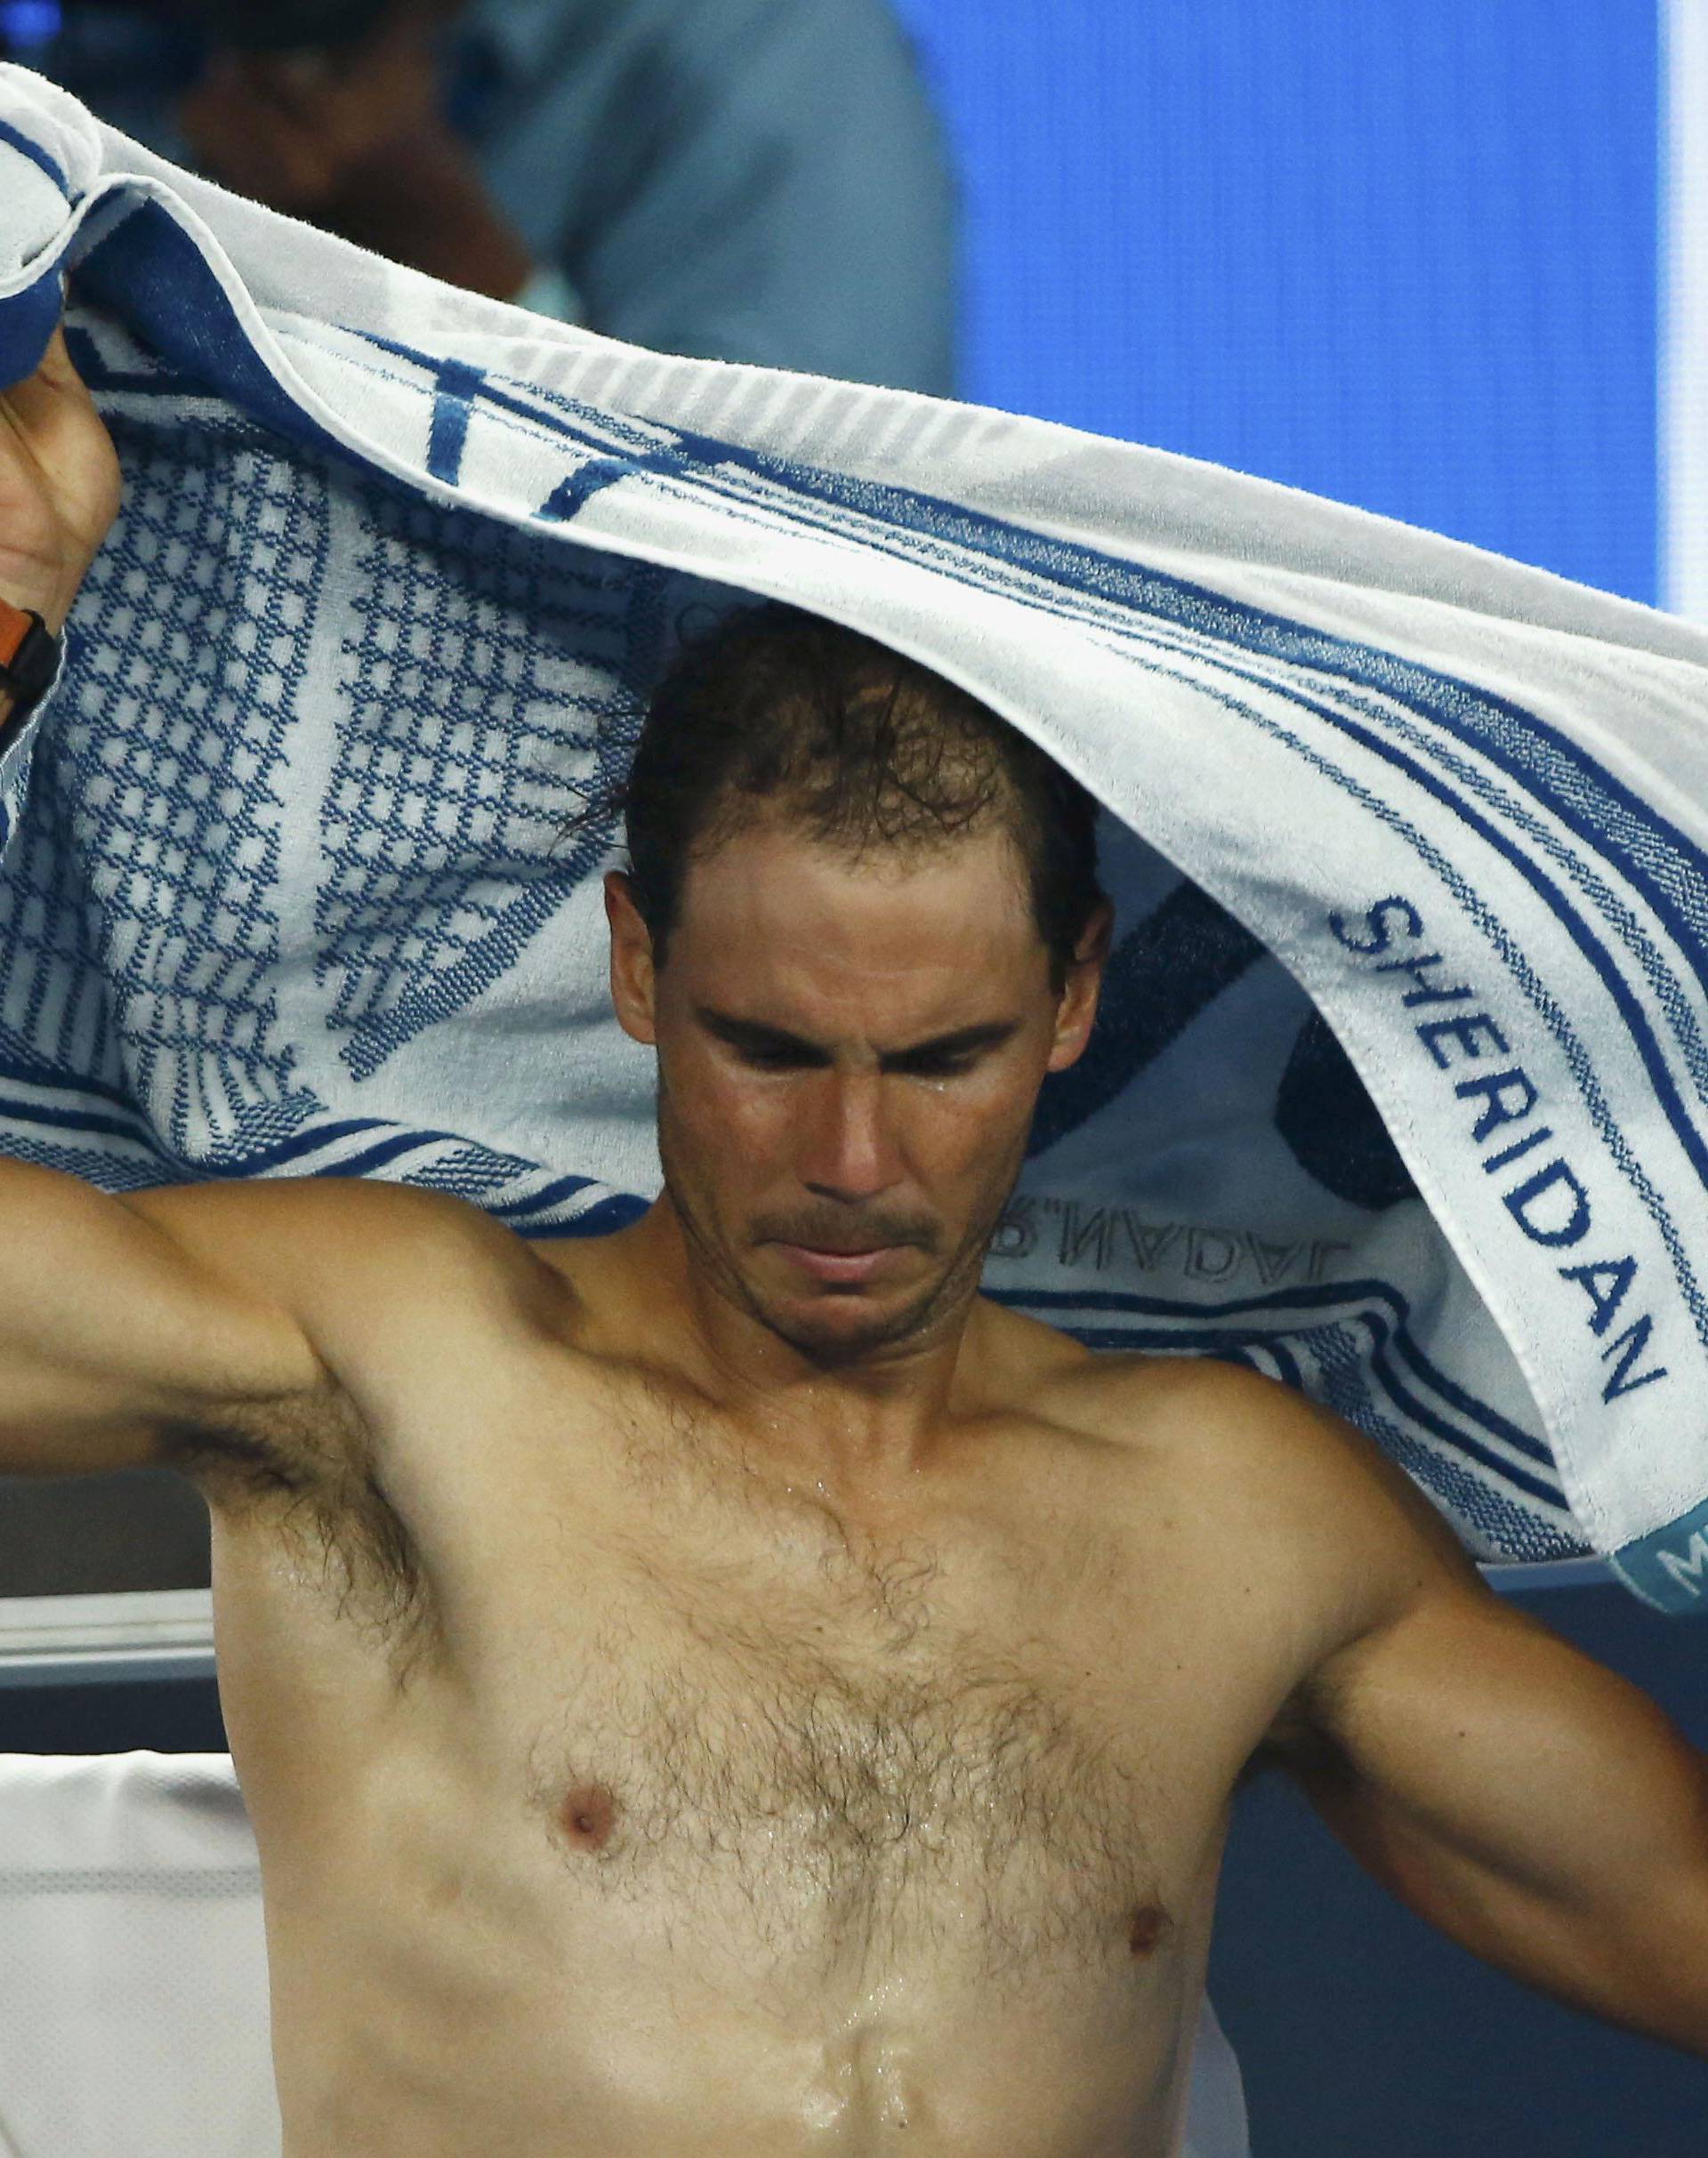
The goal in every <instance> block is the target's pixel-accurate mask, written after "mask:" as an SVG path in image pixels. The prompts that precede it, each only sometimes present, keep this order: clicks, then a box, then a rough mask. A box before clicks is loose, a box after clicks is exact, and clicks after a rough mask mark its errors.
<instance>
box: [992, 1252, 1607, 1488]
mask: <svg viewBox="0 0 1708 2158" xmlns="http://www.w3.org/2000/svg"><path fill="white" fill-rule="evenodd" d="M986 1294H987V1295H988V1296H990V1297H991V1298H992V1300H994V1301H995V1302H997V1303H1001V1304H1006V1305H1009V1306H1011V1307H1013V1308H1019V1309H1021V1310H1027V1311H1031V1312H1033V1313H1035V1314H1036V1315H1038V1316H1040V1317H1042V1316H1043V1315H1044V1314H1045V1313H1049V1314H1051V1315H1053V1316H1052V1317H1051V1321H1050V1323H1051V1325H1062V1326H1063V1327H1064V1328H1065V1329H1066V1330H1067V1331H1068V1332H1070V1333H1075V1334H1076V1336H1080V1337H1082V1338H1083V1333H1084V1329H1082V1328H1081V1327H1079V1326H1077V1325H1072V1324H1070V1323H1069V1321H1068V1317H1067V1314H1068V1313H1069V1312H1076V1311H1081V1312H1095V1313H1098V1314H1100V1315H1102V1316H1103V1317H1106V1318H1108V1319H1116V1320H1128V1321H1132V1320H1139V1319H1147V1318H1148V1319H1158V1320H1162V1321H1164V1322H1178V1323H1179V1326H1180V1329H1181V1330H1183V1331H1184V1332H1186V1333H1189V1334H1191V1335H1193V1336H1194V1337H1195V1338H1196V1340H1198V1341H1200V1342H1204V1343H1209V1342H1213V1341H1226V1342H1227V1343H1229V1345H1237V1344H1242V1343H1245V1342H1248V1341H1256V1342H1260V1343H1261V1344H1262V1345H1264V1346H1265V1347H1268V1346H1269V1344H1270V1343H1271V1342H1272V1341H1274V1340H1275V1339H1277V1338H1282V1339H1287V1340H1292V1339H1296V1338H1301V1336H1302V1334H1303V1333H1305V1332H1308V1331H1309V1329H1301V1327H1300V1326H1299V1325H1298V1324H1297V1323H1296V1322H1295V1321H1293V1320H1292V1319H1291V1317H1290V1316H1289V1315H1291V1314H1293V1313H1295V1312H1302V1311H1317V1312H1319V1313H1321V1314H1322V1315H1323V1317H1325V1318H1329V1317H1333V1318H1339V1319H1341V1320H1345V1319H1349V1318H1355V1319H1357V1320H1358V1321H1360V1322H1361V1323H1362V1324H1364V1325H1366V1326H1367V1327H1368V1328H1369V1330H1370V1333H1371V1336H1372V1339H1373V1341H1374V1345H1375V1350H1374V1356H1373V1358H1372V1368H1373V1369H1379V1370H1380V1372H1381V1373H1382V1375H1383V1376H1384V1377H1389V1376H1390V1374H1391V1373H1392V1365H1391V1363H1390V1361H1389V1359H1388V1357H1387V1353H1386V1352H1387V1348H1388V1346H1389V1345H1390V1344H1391V1345H1392V1347H1393V1349H1395V1350H1396V1351H1397V1352H1398V1354H1399V1355H1400V1356H1401V1357H1403V1358H1404V1360H1405V1362H1406V1364H1407V1365H1409V1366H1410V1368H1411V1370H1412V1372H1413V1373H1414V1376H1415V1377H1416V1378H1417V1380H1418V1381H1420V1382H1421V1383H1422V1384H1423V1385H1425V1386H1428V1387H1429V1388H1430V1389H1431V1390H1432V1391H1434V1392H1436V1393H1437V1394H1438V1395H1439V1396H1440V1397H1441V1398H1442V1399H1443V1400H1444V1401H1445V1402H1446V1403H1447V1404H1448V1405H1449V1406H1451V1407H1452V1408H1454V1409H1455V1410H1456V1411H1457V1412H1458V1413H1459V1414H1460V1416H1461V1417H1462V1418H1463V1419H1464V1421H1465V1423H1466V1424H1468V1425H1470V1427H1471V1428H1470V1430H1466V1429H1458V1428H1455V1427H1454V1425H1453V1424H1451V1423H1449V1422H1448V1421H1446V1418H1445V1417H1443V1416H1442V1415H1440V1414H1439V1413H1437V1412H1434V1411H1431V1410H1429V1409H1427V1408H1426V1407H1425V1406H1424V1405H1422V1404H1421V1403H1418V1402H1417V1401H1416V1397H1415V1396H1414V1394H1413V1393H1412V1392H1411V1389H1409V1388H1405V1387H1398V1386H1395V1387H1393V1388H1392V1389H1390V1390H1391V1391H1392V1395H1393V1398H1394V1400H1395V1403H1396V1405H1397V1406H1399V1407H1402V1408H1405V1409H1406V1413H1416V1414H1417V1417H1418V1421H1422V1423H1423V1424H1424V1425H1425V1428H1426V1429H1430V1430H1433V1431H1435V1432H1436V1433H1437V1434H1438V1436H1440V1437H1445V1438H1447V1439H1450V1440H1451V1441H1452V1443H1453V1444H1454V1445H1455V1446H1458V1447H1461V1448H1462V1449H1463V1451H1464V1452H1465V1453H1470V1454H1473V1455H1474V1456H1475V1457H1476V1458H1477V1459H1478V1461H1482V1462H1483V1463H1485V1465H1486V1467H1487V1468H1489V1469H1490V1470H1492V1471H1493V1472H1494V1473H1495V1474H1497V1475H1500V1476H1503V1477H1511V1478H1513V1479H1514V1480H1515V1481H1516V1482H1519V1483H1520V1484H1521V1485H1522V1486H1524V1488H1526V1489H1527V1490H1529V1491H1531V1492H1532V1493H1533V1494H1535V1496H1537V1497H1539V1498H1542V1499H1545V1500H1546V1501H1548V1502H1549V1503H1550V1504H1552V1505H1555V1506H1562V1507H1563V1506H1564V1505H1565V1503H1566V1501H1565V1495H1564V1494H1563V1493H1562V1491H1561V1490H1560V1488H1559V1484H1558V1482H1557V1481H1555V1480H1554V1479H1553V1478H1552V1477H1551V1476H1549V1475H1545V1474H1541V1473H1538V1471H1550V1470H1552V1469H1553V1466H1554V1461H1553V1455H1552V1454H1551V1453H1550V1451H1549V1449H1548V1446H1547V1444H1546V1442H1545V1441H1544V1440H1543V1439H1539V1438H1536V1437H1533V1436H1532V1434H1531V1433H1529V1432H1527V1431H1526V1430H1523V1429H1521V1428H1520V1427H1519V1425H1517V1424H1515V1423H1513V1422H1511V1420H1510V1419H1509V1418H1507V1417H1504V1416H1503V1415H1502V1414H1501V1413H1500V1412H1499V1411H1498V1410H1496V1409H1495V1408H1493V1407H1492V1406H1490V1405H1488V1404H1487V1403H1485V1402H1480V1401H1477V1400H1474V1399H1473V1398H1472V1397H1470V1395H1468V1394H1466V1393H1464V1392H1463V1390H1462V1389H1461V1388H1459V1387H1457V1386H1455V1385H1454V1383H1453V1381H1450V1380H1448V1379H1446V1377H1445V1374H1442V1373H1438V1372H1437V1371H1436V1370H1435V1368H1434V1366H1433V1365H1431V1364H1430V1361H1429V1359H1428V1358H1427V1357H1425V1356H1424V1354H1423V1352H1422V1349H1421V1348H1420V1347H1419V1346H1418V1343H1417V1341H1416V1339H1415V1336H1414V1334H1413V1333H1412V1330H1411V1318H1412V1314H1411V1307H1410V1304H1409V1303H1408V1301H1407V1300H1406V1296H1405V1295H1404V1293H1403V1292H1401V1291H1400V1290H1398V1288H1396V1287H1395V1286H1394V1284H1392V1283H1390V1282H1385V1281H1381V1280H1378V1279H1376V1278H1374V1277H1362V1278H1359V1279H1357V1280H1352V1281H1344V1282H1325V1283H1323V1284H1318V1285H1317V1286H1315V1287H1311V1288H1301V1289H1291V1290H1289V1289H1280V1290H1273V1291H1270V1292H1268V1293H1266V1294H1264V1295H1261V1296H1252V1297H1237V1298H1233V1299H1230V1300H1227V1301H1225V1302H1222V1303H1209V1302H1206V1303H1198V1302H1193V1301H1187V1300H1181V1299H1178V1298H1171V1297H1159V1296H1146V1295H1143V1294H1140V1293H1139V1292H1134V1291H1128V1290H1117V1289H1086V1290H1081V1291H1075V1290H1071V1289H1052V1290H1046V1289H1039V1290H1035V1291H1030V1292H1028V1291H1026V1290H1020V1289H1004V1290H1001V1291H997V1290H989V1289H987V1291H986ZM1240 1321H1245V1322H1247V1323H1245V1324H1244V1325H1242V1324H1239V1323H1238V1322H1240ZM1262 1322H1267V1323H1262ZM1317 1324H1319V1325H1320V1324H1321V1321H1320V1320H1318V1321H1317ZM1135 1338H1136V1337H1135ZM1145 1338H1146V1340H1147V1341H1153V1340H1154V1341H1171V1340H1176V1339H1178V1338H1179V1336H1178V1333H1170V1332H1166V1331H1164V1332H1155V1331H1147V1333H1146V1336H1145ZM1479 1432H1480V1433H1482V1434H1485V1435H1486V1437H1490V1438H1494V1439H1496V1440H1498V1441H1499V1442H1500V1443H1501V1444H1502V1445H1505V1446H1509V1447H1511V1449H1512V1450H1513V1451H1514V1452H1515V1453H1522V1454H1523V1455H1524V1456H1525V1457H1526V1458H1527V1461H1531V1462H1533V1463H1535V1469H1524V1468H1521V1467H1519V1465H1518V1464H1517V1463H1515V1462H1511V1461H1508V1460H1507V1459H1506V1458H1505V1457H1504V1456H1503V1454H1500V1453H1495V1452H1494V1451H1492V1450H1491V1449H1490V1448H1489V1447H1488V1446H1487V1445H1485V1444H1484V1443H1483V1439H1482V1437H1478V1433H1479Z"/></svg>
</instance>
